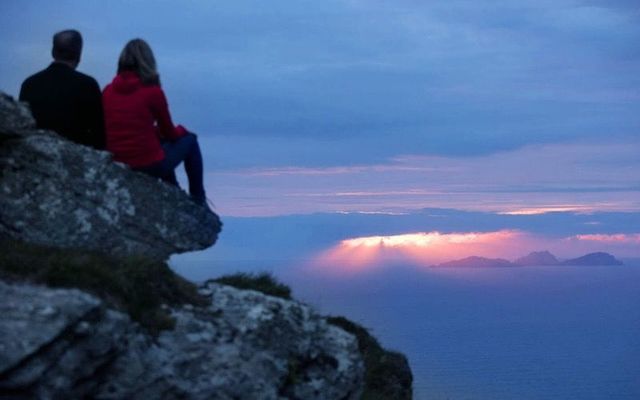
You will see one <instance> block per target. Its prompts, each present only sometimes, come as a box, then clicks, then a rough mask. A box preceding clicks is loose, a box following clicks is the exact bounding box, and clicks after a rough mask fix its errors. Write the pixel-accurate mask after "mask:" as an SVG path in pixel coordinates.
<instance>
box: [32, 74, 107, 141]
mask: <svg viewBox="0 0 640 400" xmlns="http://www.w3.org/2000/svg"><path fill="white" fill-rule="evenodd" d="M101 96H102V95H101V92H100V87H99V86H98V83H97V82H96V81H95V79H93V78H91V77H90V76H88V75H85V74H82V73H80V72H77V71H76V70H74V69H73V68H71V67H70V66H68V65H66V64H64V63H59V62H54V63H52V64H51V65H50V66H49V67H48V68H46V69H44V70H42V71H40V72H38V73H36V74H34V75H32V76H30V77H29V78H27V79H26V80H25V81H24V83H23V84H22V88H21V90H20V100H21V101H26V102H27V103H29V105H30V107H31V111H32V113H33V116H34V118H35V120H36V123H37V125H38V128H42V129H51V130H54V131H56V132H57V133H59V134H60V135H62V136H64V137H66V138H68V139H69V140H72V141H74V142H76V143H80V144H84V145H87V146H91V147H94V148H97V149H104V147H105V136H104V117H103V110H102V98H101Z"/></svg>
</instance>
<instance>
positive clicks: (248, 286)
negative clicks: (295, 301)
mask: <svg viewBox="0 0 640 400" xmlns="http://www.w3.org/2000/svg"><path fill="white" fill-rule="evenodd" d="M207 282H215V283H219V284H222V285H228V286H233V287H235V288H237V289H245V290H255V291H257V292H261V293H264V294H267V295H270V296H275V297H280V298H283V299H287V300H291V288H289V287H288V286H287V285H285V284H283V283H280V282H278V281H277V280H276V279H275V278H274V277H273V275H271V274H270V273H268V272H263V273H260V274H248V273H236V274H232V275H225V276H222V277H220V278H216V279H210V280H208V281H207Z"/></svg>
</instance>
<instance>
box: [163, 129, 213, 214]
mask: <svg viewBox="0 0 640 400" xmlns="http://www.w3.org/2000/svg"><path fill="white" fill-rule="evenodd" d="M162 148H163V149H164V153H165V159H164V163H165V166H166V168H167V174H171V173H172V171H173V170H175V168H176V167H177V166H178V165H180V163H181V162H183V161H184V169H185V172H186V173H187V178H188V180H189V194H190V195H191V197H193V198H194V200H196V201H198V202H202V203H204V202H205V201H206V197H205V192H204V184H203V165H202V153H201V152H200V145H199V144H198V139H197V137H196V135H194V134H193V133H188V134H187V135H185V136H183V137H181V138H179V139H178V140H176V141H173V142H166V143H164V144H163V145H162ZM174 176H175V175H174Z"/></svg>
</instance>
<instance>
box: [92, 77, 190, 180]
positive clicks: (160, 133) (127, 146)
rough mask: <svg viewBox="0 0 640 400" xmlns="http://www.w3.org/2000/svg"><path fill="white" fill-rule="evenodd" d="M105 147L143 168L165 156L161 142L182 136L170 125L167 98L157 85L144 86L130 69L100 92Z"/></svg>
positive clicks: (180, 130) (115, 156)
mask: <svg viewBox="0 0 640 400" xmlns="http://www.w3.org/2000/svg"><path fill="white" fill-rule="evenodd" d="M102 102H103V104H104V119H105V125H106V128H107V149H108V150H109V151H110V152H111V153H113V159H114V160H116V161H120V162H123V163H125V164H128V165H130V166H131V167H133V168H139V167H146V166H149V165H152V164H154V163H157V162H158V161H162V160H163V159H164V157H165V155H164V151H163V150H162V146H161V144H160V142H161V141H163V140H166V141H174V140H177V139H178V138H180V137H182V136H184V135H186V133H187V130H186V129H185V128H184V127H182V126H181V125H178V126H175V125H173V121H172V120H171V115H170V114H169V106H168V105H167V99H166V97H165V95H164V92H163V91H162V88H161V87H160V86H159V85H145V84H143V83H142V82H141V81H140V78H139V77H138V75H136V74H135V73H134V72H129V71H125V72H121V73H120V74H118V75H117V76H116V77H115V78H114V79H113V82H111V84H109V85H107V87H106V88H105V89H104V93H103V95H102Z"/></svg>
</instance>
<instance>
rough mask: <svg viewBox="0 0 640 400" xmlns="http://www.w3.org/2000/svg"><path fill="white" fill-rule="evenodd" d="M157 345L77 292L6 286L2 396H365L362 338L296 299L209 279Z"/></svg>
mask: <svg viewBox="0 0 640 400" xmlns="http://www.w3.org/2000/svg"><path fill="white" fill-rule="evenodd" d="M201 291H202V293H203V294H205V295H207V296H210V298H211V305H210V306H209V307H194V306H190V305H186V306H182V307H180V308H175V309H173V310H171V312H172V315H173V317H174V318H175V320H176V326H175V328H174V329H173V330H168V331H163V332H162V333H160V335H159V336H158V337H157V338H152V337H150V336H149V335H147V334H146V333H144V331H143V330H141V329H140V328H139V327H138V326H137V324H135V323H133V322H131V321H130V320H129V318H128V317H127V316H125V315H124V314H121V313H119V312H116V311H113V310H110V309H108V308H106V307H105V306H104V304H103V303H102V302H101V301H100V300H98V299H97V298H95V297H93V296H90V295H88V294H86V293H83V292H80V291H78V290H67V289H50V288H46V287H41V286H33V285H25V284H7V283H4V282H1V281H0V315H2V318H0V337H2V338H3V339H2V342H1V343H0V393H1V394H2V396H3V397H2V398H12V399H27V398H43V399H44V398H97V399H123V398H127V399H176V398H184V399H263V400H268V399H309V400H313V399H345V400H347V399H354V400H355V399H358V398H359V397H360V394H361V390H362V387H363V379H364V366H363V361H362V357H361V355H360V353H359V351H358V344H357V341H356V338H355V337H354V336H352V335H351V334H348V333H346V332H345V331H343V330H342V329H340V328H338V327H336V326H333V325H331V324H328V323H327V321H326V319H324V318H322V317H320V316H319V315H317V314H316V313H314V312H313V311H312V310H311V309H310V308H309V307H307V306H305V305H303V304H300V303H297V302H295V301H290V300H284V299H280V298H275V297H271V296H266V295H263V294H261V293H258V292H254V291H242V290H238V289H234V288H231V287H227V286H222V285H218V284H215V283H208V284H207V285H206V286H205V287H203V288H202V289H201Z"/></svg>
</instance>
